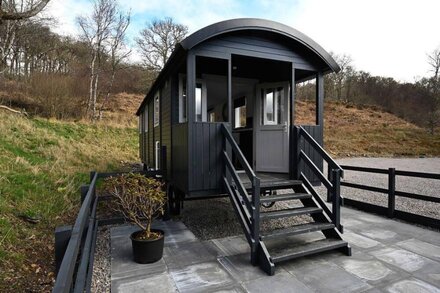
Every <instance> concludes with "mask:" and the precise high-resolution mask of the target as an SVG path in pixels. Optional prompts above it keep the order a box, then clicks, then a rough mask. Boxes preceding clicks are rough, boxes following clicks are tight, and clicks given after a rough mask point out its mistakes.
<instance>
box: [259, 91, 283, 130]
mask: <svg viewBox="0 0 440 293" xmlns="http://www.w3.org/2000/svg"><path fill="white" fill-rule="evenodd" d="M283 95H284V89H283V88H282V87H278V88H271V89H262V90H261V98H262V103H261V105H262V111H261V113H262V117H261V121H262V123H263V125H278V124H280V123H281V111H282V107H283V105H282V101H283Z"/></svg>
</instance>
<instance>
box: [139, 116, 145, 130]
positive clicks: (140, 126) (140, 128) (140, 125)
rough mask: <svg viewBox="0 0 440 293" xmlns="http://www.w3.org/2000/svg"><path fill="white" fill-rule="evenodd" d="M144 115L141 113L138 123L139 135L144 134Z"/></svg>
mask: <svg viewBox="0 0 440 293" xmlns="http://www.w3.org/2000/svg"><path fill="white" fill-rule="evenodd" d="M143 116H144V115H143V114H142V113H141V114H140V115H139V122H138V127H139V133H142V121H143Z"/></svg>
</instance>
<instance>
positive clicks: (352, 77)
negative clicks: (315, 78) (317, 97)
mask: <svg viewBox="0 0 440 293" xmlns="http://www.w3.org/2000/svg"><path fill="white" fill-rule="evenodd" d="M91 1H92V3H93V9H92V11H91V12H90V14H89V15H83V16H79V17H78V18H77V26H78V28H79V30H80V32H81V33H80V36H78V37H75V38H73V37H65V36H60V35H58V34H56V33H54V32H52V31H51V29H50V27H51V26H52V25H54V20H53V19H49V18H44V17H42V16H41V15H40V14H38V13H39V12H41V10H42V9H44V7H45V6H46V4H47V3H48V2H49V0H39V1H38V0H33V1H27V0H0V103H2V104H5V103H6V104H7V103H9V104H10V105H11V106H16V107H22V108H27V109H31V110H32V111H34V112H35V113H38V114H40V115H44V116H50V117H57V118H71V117H73V118H78V117H87V118H89V119H91V120H98V119H101V118H102V117H103V113H104V110H105V109H106V107H107V103H108V100H109V98H110V96H111V95H113V94H115V93H118V92H128V93H138V94H144V93H145V92H146V91H147V90H148V88H149V86H150V85H151V84H152V82H153V81H154V79H155V78H156V76H157V74H158V72H160V70H161V69H162V68H163V66H164V65H165V63H166V61H167V59H168V58H169V56H170V55H171V53H172V51H173V50H174V48H175V46H176V43H178V42H180V41H181V40H182V39H183V38H184V37H185V36H186V35H187V33H188V28H187V27H186V26H185V25H181V24H178V23H175V22H174V21H173V19H171V18H165V19H162V20H153V21H151V22H150V23H148V24H147V25H146V27H145V28H144V29H143V30H141V32H140V33H139V35H138V36H137V37H135V39H134V41H135V42H134V43H135V44H136V48H135V50H137V51H138V52H139V53H140V55H141V57H142V63H139V64H133V63H131V62H130V61H129V57H130V55H131V54H132V51H131V49H130V48H129V47H128V45H127V42H128V40H127V30H128V28H129V26H130V23H131V13H130V11H124V10H122V9H121V7H119V6H118V3H117V2H116V0H91ZM332 55H333V57H334V58H335V60H336V62H337V63H338V64H339V65H340V67H341V71H340V72H339V73H338V74H328V75H326V76H325V96H326V98H327V99H330V100H336V101H340V102H343V103H353V104H370V105H377V106H380V107H381V108H383V109H384V110H386V111H389V112H392V113H394V114H397V115H398V116H400V117H402V118H404V119H406V120H408V121H411V122H414V123H416V124H418V125H420V126H423V127H426V128H427V129H429V130H430V131H431V132H432V133H434V131H435V129H436V128H437V127H439V120H440V113H439V111H440V98H439V95H440V72H439V71H440V48H439V49H437V50H434V51H433V52H432V53H431V54H429V55H428V56H427V62H428V63H429V65H430V67H431V69H432V74H431V75H430V76H427V77H424V78H420V79H419V80H417V81H415V82H413V83H408V82H407V83H402V82H398V81H396V80H394V79H393V78H389V77H382V76H373V75H371V74H370V73H368V72H365V71H362V70H357V69H356V68H354V66H353V60H352V58H351V57H350V56H349V55H346V54H343V55H338V54H332ZM313 90H314V85H313V83H304V84H301V85H299V86H298V96H299V97H303V98H305V99H313V93H312V92H313ZM11 93H12V94H11ZM11 95H13V97H11Z"/></svg>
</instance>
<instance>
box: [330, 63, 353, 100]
mask: <svg viewBox="0 0 440 293" xmlns="http://www.w3.org/2000/svg"><path fill="white" fill-rule="evenodd" d="M333 58H334V59H335V61H336V63H338V65H339V67H340V68H341V71H339V72H338V73H337V74H336V75H335V77H334V81H335V90H336V98H337V99H338V100H342V92H343V89H344V88H345V87H346V86H347V82H348V81H350V80H351V77H352V74H353V71H354V70H353V66H352V63H353V59H351V57H350V56H349V55H347V54H343V55H333ZM348 92H349V91H348ZM348 99H349V97H348V96H346V100H348Z"/></svg>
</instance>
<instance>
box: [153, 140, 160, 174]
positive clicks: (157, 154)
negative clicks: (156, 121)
mask: <svg viewBox="0 0 440 293" xmlns="http://www.w3.org/2000/svg"><path fill="white" fill-rule="evenodd" d="M155 146H156V158H155V160H154V163H155V168H156V170H159V157H160V142H159V141H158V140H157V141H156V144H155Z"/></svg>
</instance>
